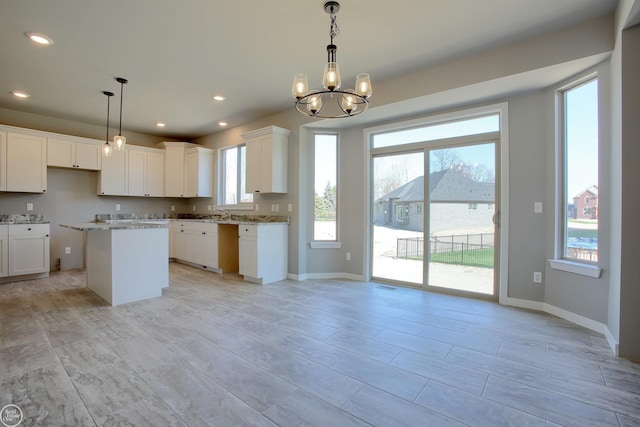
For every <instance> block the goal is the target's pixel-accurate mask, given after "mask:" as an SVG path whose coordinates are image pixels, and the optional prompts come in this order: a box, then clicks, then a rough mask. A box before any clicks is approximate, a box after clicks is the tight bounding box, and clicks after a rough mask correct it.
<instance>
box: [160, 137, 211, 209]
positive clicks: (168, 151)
mask: <svg viewBox="0 0 640 427" xmlns="http://www.w3.org/2000/svg"><path fill="white" fill-rule="evenodd" d="M157 147H162V148H164V168H165V174H164V196H165V197H213V150H212V149H211V148H205V147H202V146H199V145H196V144H191V143H189V142H161V143H159V144H158V145H157Z"/></svg>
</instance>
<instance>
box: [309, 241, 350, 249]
mask: <svg viewBox="0 0 640 427" xmlns="http://www.w3.org/2000/svg"><path fill="white" fill-rule="evenodd" d="M309 247H310V248H311V249H340V248H341V247H342V242H318V241H315V242H309Z"/></svg>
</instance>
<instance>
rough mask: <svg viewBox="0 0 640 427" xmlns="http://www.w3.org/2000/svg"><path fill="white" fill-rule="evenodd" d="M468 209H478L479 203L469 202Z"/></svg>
mask: <svg viewBox="0 0 640 427" xmlns="http://www.w3.org/2000/svg"><path fill="white" fill-rule="evenodd" d="M468 209H469V210H470V211H471V210H474V211H475V210H477V209H478V204H477V203H469V206H468Z"/></svg>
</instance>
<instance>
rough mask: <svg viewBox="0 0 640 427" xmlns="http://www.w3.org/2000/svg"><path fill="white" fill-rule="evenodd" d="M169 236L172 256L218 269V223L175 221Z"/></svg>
mask: <svg viewBox="0 0 640 427" xmlns="http://www.w3.org/2000/svg"><path fill="white" fill-rule="evenodd" d="M171 236H172V241H171V245H170V246H171V249H170V252H171V254H172V258H175V259H177V260H180V261H185V262H189V263H192V264H196V265H198V266H200V267H205V268H211V269H214V270H216V269H218V224H215V223H206V222H189V221H176V223H175V224H174V225H172V232H171Z"/></svg>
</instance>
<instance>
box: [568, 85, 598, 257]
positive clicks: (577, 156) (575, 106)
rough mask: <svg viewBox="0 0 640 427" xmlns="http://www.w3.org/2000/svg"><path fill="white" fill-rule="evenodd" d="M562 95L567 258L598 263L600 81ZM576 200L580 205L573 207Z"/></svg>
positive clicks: (575, 87) (580, 86)
mask: <svg viewBox="0 0 640 427" xmlns="http://www.w3.org/2000/svg"><path fill="white" fill-rule="evenodd" d="M561 95H562V104H563V107H564V108H563V113H564V115H563V118H564V120H563V126H564V128H563V131H564V135H563V136H564V141H563V142H564V146H563V148H564V151H563V155H564V170H563V177H562V178H563V180H564V182H563V185H564V192H563V193H564V200H563V208H562V211H563V212H564V218H563V224H562V225H563V228H562V229H563V231H564V232H563V238H562V246H563V247H562V250H563V257H564V258H565V259H568V260H571V261H579V262H593V263H595V262H597V261H598V210H599V206H598V200H599V194H598V191H599V190H598V80H596V79H593V80H589V81H587V82H583V83H580V84H578V85H575V86H572V87H570V88H568V89H567V90H564V91H562V92H561ZM584 193H587V194H584ZM581 200H582V201H584V205H582V206H580V201H581ZM574 201H575V202H577V203H578V206H575V208H571V206H572V205H573V204H574ZM585 205H589V206H585Z"/></svg>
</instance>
